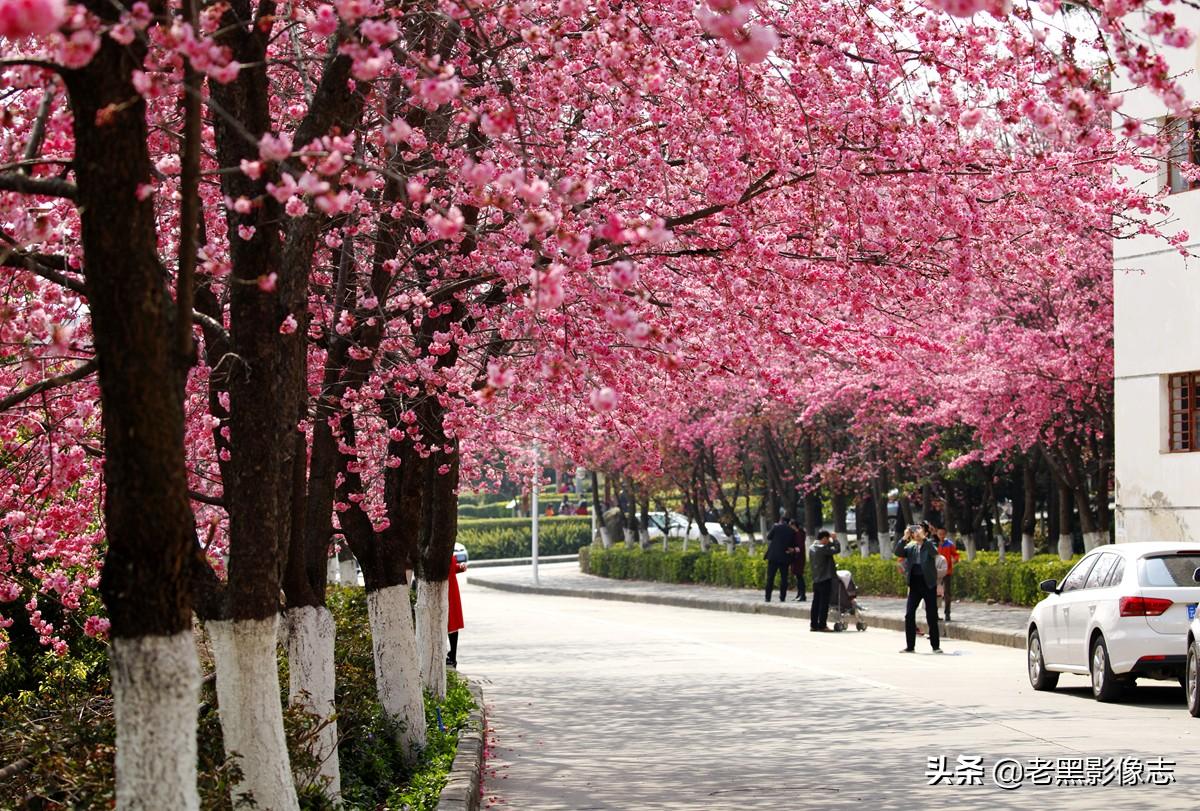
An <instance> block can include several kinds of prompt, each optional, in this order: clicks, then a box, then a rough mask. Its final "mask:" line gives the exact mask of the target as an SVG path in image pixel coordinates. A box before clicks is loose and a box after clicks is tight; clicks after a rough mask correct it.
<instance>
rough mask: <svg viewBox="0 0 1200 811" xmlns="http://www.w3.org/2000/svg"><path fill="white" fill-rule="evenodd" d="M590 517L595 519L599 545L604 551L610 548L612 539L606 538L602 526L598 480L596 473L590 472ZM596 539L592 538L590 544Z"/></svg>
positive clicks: (605, 530)
mask: <svg viewBox="0 0 1200 811" xmlns="http://www.w3.org/2000/svg"><path fill="white" fill-rule="evenodd" d="M591 473H592V515H593V516H594V517H595V519H596V531H597V532H598V533H599V534H600V545H601V546H602V547H604V548H605V549H609V548H611V547H612V539H611V538H609V537H608V529H607V528H606V527H605V526H604V508H603V507H602V506H601V504H600V479H599V478H598V477H597V476H596V471H594V470H593V471H592V472H591ZM595 542H596V539H595V538H592V543H595Z"/></svg>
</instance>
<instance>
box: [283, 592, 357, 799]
mask: <svg viewBox="0 0 1200 811" xmlns="http://www.w3.org/2000/svg"><path fill="white" fill-rule="evenodd" d="M283 619H284V627H285V628H286V629H287V652H288V702H289V703H290V704H292V705H293V706H299V707H302V708H304V710H305V711H306V712H309V713H311V714H313V715H315V716H317V717H318V718H320V719H321V723H322V724H323V725H322V727H321V729H320V730H319V731H318V733H317V736H316V738H315V739H314V740H313V741H312V745H311V746H312V755H313V758H314V759H315V760H316V761H317V762H318V763H319V764H320V766H319V767H318V770H317V775H316V776H317V777H318V779H320V781H321V782H322V783H323V784H324V793H325V796H326V797H328V798H329V799H331V800H333V801H334V802H337V801H338V800H339V799H340V798H341V794H342V775H341V768H340V767H339V763H338V749H337V741H338V734H337V719H336V718H335V717H334V713H335V712H336V708H335V707H334V684H335V676H334V666H333V643H334V635H335V630H334V622H333V614H331V613H330V611H329V609H328V608H325V607H324V606H311V605H310V606H303V607H301V608H292V609H289V610H288V611H287V612H285V613H284V615H283Z"/></svg>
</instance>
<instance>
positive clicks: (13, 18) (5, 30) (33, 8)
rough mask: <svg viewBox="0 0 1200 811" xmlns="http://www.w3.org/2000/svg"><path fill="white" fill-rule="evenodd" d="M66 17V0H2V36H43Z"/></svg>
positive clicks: (56, 27) (0, 19)
mask: <svg viewBox="0 0 1200 811" xmlns="http://www.w3.org/2000/svg"><path fill="white" fill-rule="evenodd" d="M65 18H66V3H65V2H64V0H0V37H9V38H10V39H18V38H20V37H27V36H31V35H33V36H42V35H45V34H49V33H51V32H53V31H55V30H57V29H58V28H59V26H61V25H62V24H63V21H64V19H65Z"/></svg>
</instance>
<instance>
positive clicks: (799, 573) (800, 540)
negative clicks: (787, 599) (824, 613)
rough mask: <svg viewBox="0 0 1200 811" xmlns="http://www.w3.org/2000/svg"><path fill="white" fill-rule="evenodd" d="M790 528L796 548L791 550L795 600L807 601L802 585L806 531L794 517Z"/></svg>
mask: <svg viewBox="0 0 1200 811" xmlns="http://www.w3.org/2000/svg"><path fill="white" fill-rule="evenodd" d="M792 530H793V531H794V532H795V533H796V548H795V550H794V551H793V552H792V574H794V575H795V576H796V602H798V603H806V602H808V595H807V594H805V593H804V592H805V587H804V566H805V564H806V563H808V533H806V532H805V531H804V530H803V529H802V528H801V527H800V524H799V523H797V522H796V519H795V518H793V519H792Z"/></svg>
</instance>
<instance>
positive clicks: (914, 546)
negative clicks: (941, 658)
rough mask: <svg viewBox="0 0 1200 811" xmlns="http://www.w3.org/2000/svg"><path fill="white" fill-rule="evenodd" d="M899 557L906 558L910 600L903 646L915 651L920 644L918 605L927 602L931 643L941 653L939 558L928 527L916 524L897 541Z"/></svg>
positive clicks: (906, 614) (905, 609)
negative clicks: (928, 533)
mask: <svg viewBox="0 0 1200 811" xmlns="http://www.w3.org/2000/svg"><path fill="white" fill-rule="evenodd" d="M895 551H896V557H898V558H904V560H905V563H906V568H907V571H908V602H907V604H906V605H905V606H904V642H905V645H904V650H902V651H901V653H912V652H913V651H914V650H916V644H917V605H918V604H919V603H921V602H922V601H924V603H925V621H926V622H928V623H929V643H930V644H931V645H932V646H933V652H934V653H941V652H942V648H941V644H940V642H941V635H940V634H939V632H938V613H937V560H936V558H937V557H938V551H937V547H936V546H934V542H933V541H932V540H930V539H927V538H926V537H925V530H923V529H921V527H919V526H917V525H916V524H913V525H911V526H909V528H908V529H907V530H905V532H904V536H903V537H901V538H900V540H899V541H897V542H896V550H895Z"/></svg>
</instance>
